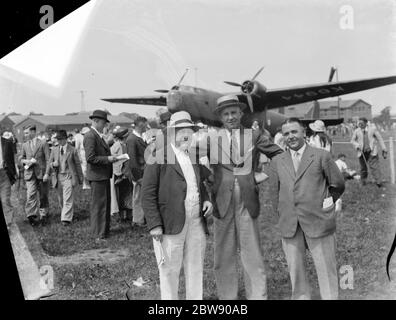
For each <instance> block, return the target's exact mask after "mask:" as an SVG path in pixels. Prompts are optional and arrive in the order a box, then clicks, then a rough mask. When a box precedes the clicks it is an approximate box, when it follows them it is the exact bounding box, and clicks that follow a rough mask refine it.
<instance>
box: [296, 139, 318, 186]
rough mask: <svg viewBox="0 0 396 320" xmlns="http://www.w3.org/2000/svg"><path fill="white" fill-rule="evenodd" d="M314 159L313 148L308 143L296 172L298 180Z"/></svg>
mask: <svg viewBox="0 0 396 320" xmlns="http://www.w3.org/2000/svg"><path fill="white" fill-rule="evenodd" d="M313 160H314V154H313V153H312V148H311V147H310V146H309V145H306V147H305V150H304V153H303V155H302V158H301V162H300V165H299V167H298V170H297V174H296V181H297V180H298V179H300V177H301V176H302V175H303V174H304V172H305V171H306V170H307V169H308V167H309V166H310V165H311V163H312V162H313Z"/></svg>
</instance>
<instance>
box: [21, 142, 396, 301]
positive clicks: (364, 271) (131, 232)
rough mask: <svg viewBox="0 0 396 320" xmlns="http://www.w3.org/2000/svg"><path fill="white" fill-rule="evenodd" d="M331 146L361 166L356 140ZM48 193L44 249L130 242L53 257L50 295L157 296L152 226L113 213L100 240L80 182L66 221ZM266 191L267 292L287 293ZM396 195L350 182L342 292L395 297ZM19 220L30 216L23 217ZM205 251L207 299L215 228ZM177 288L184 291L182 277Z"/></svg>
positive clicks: (341, 240)
mask: <svg viewBox="0 0 396 320" xmlns="http://www.w3.org/2000/svg"><path fill="white" fill-rule="evenodd" d="M385 139H386V137H385ZM337 140H338V139H335V141H337ZM334 148H335V150H334V153H335V154H338V153H339V152H342V153H345V154H346V155H347V157H348V160H347V162H348V164H349V166H350V167H351V168H354V169H358V168H359V165H358V162H357V159H356V156H355V152H354V151H353V149H352V147H351V145H349V144H337V143H336V144H335V146H334ZM381 163H382V167H383V172H384V174H385V176H386V177H389V160H383V159H382V158H381ZM388 180H389V178H388ZM23 195H24V191H23V190H22V191H21V198H20V201H19V205H20V208H19V211H20V212H21V209H22V208H21V206H22V205H23V203H24V197H23ZM50 198H51V200H50V211H51V213H52V216H51V219H50V221H49V223H48V224H47V225H46V226H39V227H37V228H36V229H35V231H36V235H37V239H38V241H39V242H40V243H41V245H42V248H43V250H44V252H45V253H46V254H47V255H49V256H52V257H58V258H62V257H67V256H70V255H73V254H77V253H84V252H87V250H92V249H101V250H106V249H109V250H113V251H114V252H117V250H121V249H127V250H128V252H129V257H127V258H126V259H125V258H121V259H119V260H118V261H117V262H116V263H109V262H108V261H106V260H102V261H99V262H97V261H96V262H95V263H92V262H91V261H90V260H89V259H86V260H84V259H82V260H80V262H79V263H75V264H72V263H54V264H53V265H52V266H53V268H54V271H55V292H56V295H54V296H53V297H51V299H69V300H73V299H125V291H126V290H127V289H128V286H127V284H128V285H131V286H132V288H133V290H132V293H133V296H134V299H158V298H159V279H158V270H157V266H156V262H155V258H154V253H153V248H152V240H151V237H150V236H149V234H148V232H147V230H144V229H141V228H137V227H134V228H132V227H131V226H130V225H126V224H120V223H118V222H117V221H115V219H112V222H111V236H110V238H109V240H108V241H107V243H101V244H97V243H95V241H94V240H93V239H92V238H91V237H90V236H89V212H88V208H89V192H88V191H83V190H78V200H77V210H76V213H75V221H74V222H73V225H72V226H71V227H68V228H65V227H62V226H61V224H60V213H59V209H58V208H57V207H56V202H55V200H54V199H55V194H54V192H53V190H51V197H50ZM269 198H270V189H269V187H268V185H266V184H265V183H264V184H262V185H261V191H260V199H261V215H260V217H259V222H260V230H261V231H260V232H261V233H260V234H261V243H262V249H263V255H264V259H265V262H266V266H267V271H268V276H267V278H268V294H269V299H289V297H290V292H291V287H290V281H289V276H288V272H287V265H286V260H285V258H284V254H283V251H282V249H281V241H280V237H279V232H278V230H277V229H276V223H277V215H276V214H275V213H274V211H273V210H272V207H271V205H270V201H269V200H268V199H269ZM395 199H396V187H395V186H392V185H387V187H386V189H384V190H382V189H379V188H378V187H377V186H376V185H375V184H368V185H367V186H365V187H362V186H361V185H360V184H359V183H358V182H356V181H350V182H348V183H347V188H346V192H345V194H344V195H343V206H344V209H343V211H342V212H341V213H340V214H339V215H338V218H337V262H338V265H339V267H340V266H342V265H350V266H351V267H352V268H353V271H354V285H353V290H350V289H348V290H340V298H341V299H367V298H374V299H375V298H391V296H389V292H388V291H387V288H388V287H389V283H388V280H387V278H386V274H385V261H386V255H387V253H388V251H389V247H390V244H391V241H392V240H393V236H394V233H395V229H396V221H395V213H394V209H395V204H396V201H395ZM21 217H22V216H21ZM21 217H20V218H21ZM19 223H20V224H26V222H22V221H20V222H19ZM99 252H100V250H99ZM206 252H207V253H206V259H205V269H204V299H217V297H216V290H215V282H214V275H213V234H211V235H210V236H209V238H208V242H207V251H206ZM307 257H308V274H309V278H310V282H311V284H312V287H313V298H315V299H319V291H318V285H317V281H316V273H315V268H314V266H313V262H312V259H311V257H310V255H309V253H308V254H307ZM240 274H241V273H240ZM393 276H394V277H396V274H394V275H393ZM139 277H142V278H143V280H145V281H147V283H145V284H144V285H143V286H142V287H136V286H133V285H132V282H133V280H136V279H137V278H139ZM240 278H241V277H240ZM241 287H243V286H241ZM180 289H181V297H183V294H184V281H183V279H182V281H181V283H180ZM381 290H382V291H381ZM384 290H385V291H384ZM380 291H381V293H379V292H380ZM377 292H378V294H377ZM395 294H396V293H395ZM239 296H240V298H241V299H244V291H243V289H241V290H240V293H239ZM393 298H396V296H393Z"/></svg>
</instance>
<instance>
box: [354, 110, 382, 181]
mask: <svg viewBox="0 0 396 320" xmlns="http://www.w3.org/2000/svg"><path fill="white" fill-rule="evenodd" d="M351 143H352V144H353V146H354V148H355V149H356V151H357V157H358V158H359V163H360V178H361V181H362V184H363V185H365V184H366V182H367V176H368V171H367V169H368V168H367V166H369V167H370V169H371V173H372V174H373V177H374V179H375V182H376V183H377V186H378V187H380V188H381V187H382V186H383V185H382V177H381V170H380V167H379V157H378V144H379V145H380V146H381V149H382V156H383V157H384V159H386V156H387V152H388V151H387V150H386V146H385V143H384V140H383V139H382V137H381V135H380V133H379V132H378V130H377V128H376V127H375V125H371V126H368V125H367V119H366V118H360V119H359V122H358V128H357V129H356V130H355V131H354V132H353V134H352V140H351Z"/></svg>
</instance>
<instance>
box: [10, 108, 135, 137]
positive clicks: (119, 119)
mask: <svg viewBox="0 0 396 320" xmlns="http://www.w3.org/2000/svg"><path fill="white" fill-rule="evenodd" d="M108 118H109V120H110V123H111V125H120V126H126V127H129V126H130V125H131V123H132V120H131V119H128V118H126V117H123V116H109V117H108ZM31 125H36V129H37V132H40V131H50V130H53V131H56V130H66V131H73V130H74V129H81V128H83V127H84V126H87V125H88V126H90V125H91V120H90V119H89V114H78V115H70V116H29V117H26V119H25V120H23V121H21V122H20V123H18V124H17V125H16V126H15V127H14V131H15V134H16V136H17V138H18V140H19V141H22V140H23V130H24V129H25V128H26V127H29V126H31Z"/></svg>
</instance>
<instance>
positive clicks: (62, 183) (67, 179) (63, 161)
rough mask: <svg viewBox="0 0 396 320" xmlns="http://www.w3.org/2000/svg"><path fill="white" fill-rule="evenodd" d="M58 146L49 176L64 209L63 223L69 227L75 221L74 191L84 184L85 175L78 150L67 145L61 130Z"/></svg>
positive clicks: (57, 134) (54, 152) (51, 162)
mask: <svg viewBox="0 0 396 320" xmlns="http://www.w3.org/2000/svg"><path fill="white" fill-rule="evenodd" d="M56 140H57V141H58V143H59V144H58V145H57V146H56V147H53V148H52V150H51V155H50V160H49V166H48V168H47V174H49V173H50V169H52V174H51V182H52V186H53V187H54V188H55V189H56V191H57V195H58V201H59V205H60V207H61V208H62V212H61V222H62V225H63V226H68V225H70V223H71V222H72V221H73V214H74V190H73V188H74V187H76V186H77V185H78V184H82V181H83V174H82V169H81V164H80V159H79V157H78V153H77V150H75V149H74V147H73V146H72V145H70V144H69V143H67V133H66V131H65V130H59V131H58V132H57V133H56Z"/></svg>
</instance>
